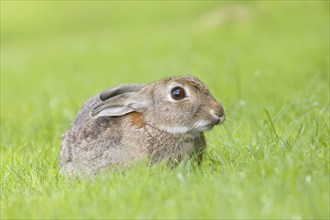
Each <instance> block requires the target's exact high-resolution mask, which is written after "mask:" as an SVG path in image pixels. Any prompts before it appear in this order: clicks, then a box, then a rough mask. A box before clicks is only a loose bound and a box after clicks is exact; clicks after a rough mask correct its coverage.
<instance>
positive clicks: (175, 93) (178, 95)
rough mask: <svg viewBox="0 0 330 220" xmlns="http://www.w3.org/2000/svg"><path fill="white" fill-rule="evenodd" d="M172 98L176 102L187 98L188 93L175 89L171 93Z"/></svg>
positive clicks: (178, 88)
mask: <svg viewBox="0 0 330 220" xmlns="http://www.w3.org/2000/svg"><path fill="white" fill-rule="evenodd" d="M171 97H172V99H174V100H181V99H183V98H185V97H186V92H185V91H184V89H183V88H181V87H179V86H178V87H174V88H173V89H172V91H171Z"/></svg>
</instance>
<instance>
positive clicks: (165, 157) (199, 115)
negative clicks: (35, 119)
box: [60, 76, 225, 175]
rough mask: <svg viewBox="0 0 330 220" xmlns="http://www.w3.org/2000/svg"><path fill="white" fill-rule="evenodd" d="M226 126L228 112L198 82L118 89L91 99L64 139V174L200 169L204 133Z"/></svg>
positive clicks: (184, 79) (188, 79)
mask: <svg viewBox="0 0 330 220" xmlns="http://www.w3.org/2000/svg"><path fill="white" fill-rule="evenodd" d="M224 120H225V110H224V107H223V106H222V105H221V104H220V103H219V102H218V101H217V100H216V99H214V98H213V96H212V95H211V93H210V92H209V90H208V88H207V87H206V85H205V84H204V83H202V82H201V81H200V80H199V79H198V78H196V77H194V76H174V77H169V78H165V79H162V80H159V81H155V82H153V83H150V84H123V85H119V86H115V87H112V88H109V89H108V90H105V91H103V92H101V93H100V94H98V95H96V96H94V97H91V98H90V99H89V100H88V101H87V102H86V103H85V104H84V106H83V107H82V109H81V110H80V111H79V113H78V115H77V117H76V119H75V121H74V122H73V123H72V125H71V127H70V129H69V130H68V131H67V132H66V133H64V134H63V136H62V138H63V142H62V149H61V154H60V172H61V173H62V174H64V175H67V174H72V175H78V174H84V175H96V174H97V173H99V172H100V171H102V170H104V169H106V168H110V167H129V166H130V165H132V164H133V163H134V162H136V161H138V160H141V159H143V158H149V161H151V164H157V163H160V162H162V161H166V162H169V163H172V164H173V163H178V162H180V161H181V160H183V159H184V158H192V157H194V158H195V159H196V160H197V161H198V162H199V163H200V162H201V161H202V158H203V153H204V150H205V147H206V142H205V137H204V133H203V132H204V131H207V130H210V129H211V128H213V127H214V126H215V125H219V124H222V123H223V122H224Z"/></svg>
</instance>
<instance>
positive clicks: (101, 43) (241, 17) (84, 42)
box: [1, 1, 330, 219]
mask: <svg viewBox="0 0 330 220" xmlns="http://www.w3.org/2000/svg"><path fill="white" fill-rule="evenodd" d="M176 74H180V75H183V74H194V75H196V76H198V77H199V78H201V79H202V80H203V81H204V82H205V83H206V84H207V85H208V86H209V87H210V90H211V91H212V92H213V93H214V95H215V96H216V97H217V99H219V100H221V101H222V103H223V104H224V105H225V107H226V110H227V115H228V118H227V121H226V123H225V124H224V126H221V127H218V128H215V129H213V130H212V131H210V132H208V133H207V141H208V151H207V155H206V156H205V161H204V163H203V164H202V166H201V167H200V168H197V169H193V167H192V165H191V164H189V162H186V163H183V164H182V165H181V166H179V167H178V168H176V169H174V170H170V169H168V168H166V167H164V166H161V165H160V166H156V167H146V166H144V165H137V166H136V167H134V168H133V169H132V170H127V171H123V172H114V171H109V172H108V173H107V174H106V175H103V176H99V177H97V178H96V179H94V180H86V179H81V180H79V179H67V178H64V177H63V176H60V175H59V166H58V163H59V152H60V145H61V139H60V136H61V134H62V133H63V132H64V131H65V130H66V129H68V127H69V126H70V123H71V122H72V120H73V119H74V117H75V114H76V113H77V111H78V110H79V108H80V107H81V105H82V104H83V103H84V101H85V100H86V99H87V98H88V97H90V96H92V95H94V94H96V93H98V92H99V91H101V90H103V89H105V88H108V87H110V86H113V85H117V84H120V83H127V82H151V81H153V80H156V79H159V78H162V77H165V76H169V75H176ZM328 83H329V2H327V1H309V2H308V1H304V2H285V1H281V2H266V1H262V2H248V3H243V2H236V3H226V2H187V1H184V2H172V1H170V2H104V1H100V2H88V1H83V2H79V1H71V2H39V1H37V2H17V1H16V2H8V1H5V2H4V1H1V218H2V219H6V218H24V219H26V218H28V219H31V218H143V219H144V218H203V219H205V218H285V219H301V218H314V219H316V218H329V144H330V143H329V84H328Z"/></svg>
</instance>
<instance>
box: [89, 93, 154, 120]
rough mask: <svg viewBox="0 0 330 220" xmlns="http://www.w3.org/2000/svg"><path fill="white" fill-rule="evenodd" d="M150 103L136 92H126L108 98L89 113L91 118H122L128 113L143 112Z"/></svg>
mask: <svg viewBox="0 0 330 220" xmlns="http://www.w3.org/2000/svg"><path fill="white" fill-rule="evenodd" d="M149 103H150V102H149V101H148V100H147V99H146V98H141V95H140V94H139V93H137V92H128V93H123V94H120V95H116V96H115V97H112V98H109V99H107V100H106V101H104V102H102V103H101V104H100V105H98V106H96V107H95V108H94V109H93V110H92V111H91V113H90V115H91V116H92V117H93V118H99V117H101V116H122V115H125V114H128V113H130V112H144V111H145V110H146V109H147V108H148V107H149V105H150V104H149Z"/></svg>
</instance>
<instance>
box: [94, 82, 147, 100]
mask: <svg viewBox="0 0 330 220" xmlns="http://www.w3.org/2000/svg"><path fill="white" fill-rule="evenodd" d="M145 86H146V85H145V84H139V83H131V84H122V85H119V86H115V87H112V88H110V89H107V90H105V91H103V92H102V93H101V94H100V99H101V101H105V100H108V99H110V98H111V97H114V96H117V95H120V94H123V93H127V92H138V91H140V90H141V89H142V88H143V87H145Z"/></svg>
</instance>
